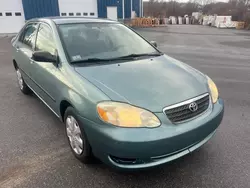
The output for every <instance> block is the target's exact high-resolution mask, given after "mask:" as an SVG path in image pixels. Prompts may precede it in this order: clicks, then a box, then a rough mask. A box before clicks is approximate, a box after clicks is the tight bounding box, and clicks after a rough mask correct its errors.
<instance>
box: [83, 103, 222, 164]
mask: <svg viewBox="0 0 250 188" xmlns="http://www.w3.org/2000/svg"><path fill="white" fill-rule="evenodd" d="M223 114H224V104H223V101H222V100H221V99H219V100H218V102H217V103H216V104H214V105H213V109H212V111H211V112H210V113H208V114H205V115H202V116H200V117H198V118H196V119H194V120H192V121H189V122H186V123H183V124H179V125H173V124H166V123H162V125H161V126H160V127H157V128H152V129H149V128H120V127H115V126H110V125H105V124H103V125H99V124H96V123H94V122H92V121H89V120H87V119H84V118H82V117H79V119H80V120H81V121H82V124H83V125H85V126H84V131H85V132H86V135H87V137H88V140H89V142H90V145H91V147H92V150H93V153H94V155H95V156H96V157H98V158H99V159H101V160H102V161H103V162H105V163H107V164H108V165H111V166H113V167H116V168H119V169H144V168H149V167H154V166H158V165H161V164H164V163H167V162H169V161H172V160H174V159H177V158H179V157H182V156H184V155H186V154H188V153H190V152H192V151H194V150H195V149H197V148H199V147H200V146H202V145H203V144H204V143H206V142H207V141H208V140H209V139H210V138H211V137H212V136H213V135H214V133H215V131H216V129H217V127H218V126H219V124H220V123H221V121H222V118H223ZM162 115H163V114H162ZM163 118H164V116H163Z"/></svg>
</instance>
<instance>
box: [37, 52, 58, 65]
mask: <svg viewBox="0 0 250 188" xmlns="http://www.w3.org/2000/svg"><path fill="white" fill-rule="evenodd" d="M32 59H33V60H34V61H38V62H49V63H56V62H57V56H55V55H52V54H51V53H49V52H45V51H36V52H34V53H33V55H32Z"/></svg>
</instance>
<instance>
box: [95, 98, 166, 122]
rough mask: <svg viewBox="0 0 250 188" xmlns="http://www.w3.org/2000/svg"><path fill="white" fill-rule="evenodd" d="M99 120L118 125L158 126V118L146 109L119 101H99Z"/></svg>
mask: <svg viewBox="0 0 250 188" xmlns="http://www.w3.org/2000/svg"><path fill="white" fill-rule="evenodd" d="M97 112H98V114H99V117H100V119H101V120H103V121H105V122H107V123H110V124H112V125H116V126H119V127H158V126H160V124H161V123H160V120H159V119H158V118H157V117H156V116H155V115H154V114H153V113H152V112H149V111H147V110H144V109H141V108H137V107H135V106H132V105H129V104H125V103H119V102H111V101H106V102H101V103H99V104H98V105H97Z"/></svg>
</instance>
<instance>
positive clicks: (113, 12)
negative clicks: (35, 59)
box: [0, 0, 143, 33]
mask: <svg viewBox="0 0 250 188" xmlns="http://www.w3.org/2000/svg"><path fill="white" fill-rule="evenodd" d="M142 6H143V3H142V0H0V33H16V32H18V31H19V30H20V28H21V27H22V26H23V25H24V23H25V20H29V19H31V18H38V17H48V16H77V17H81V16H82V17H99V18H110V19H114V20H117V19H126V18H131V15H132V14H133V12H135V13H136V15H137V16H138V17H141V16H142V15H143V11H142Z"/></svg>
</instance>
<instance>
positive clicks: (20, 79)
mask: <svg viewBox="0 0 250 188" xmlns="http://www.w3.org/2000/svg"><path fill="white" fill-rule="evenodd" d="M16 75H17V82H18V86H19V89H20V90H21V91H22V93H23V94H25V95H29V94H31V93H32V91H31V90H30V88H29V87H28V86H27V84H26V83H25V81H24V79H23V76H22V73H21V71H20V69H19V68H18V67H17V68H16Z"/></svg>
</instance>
